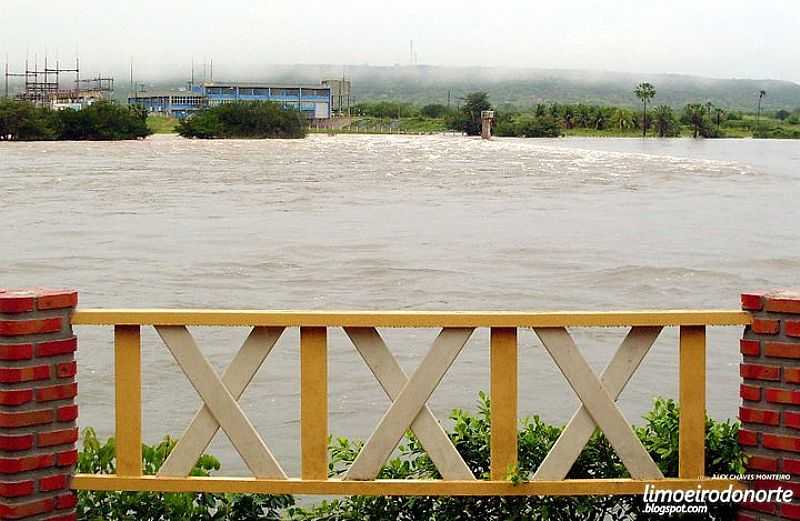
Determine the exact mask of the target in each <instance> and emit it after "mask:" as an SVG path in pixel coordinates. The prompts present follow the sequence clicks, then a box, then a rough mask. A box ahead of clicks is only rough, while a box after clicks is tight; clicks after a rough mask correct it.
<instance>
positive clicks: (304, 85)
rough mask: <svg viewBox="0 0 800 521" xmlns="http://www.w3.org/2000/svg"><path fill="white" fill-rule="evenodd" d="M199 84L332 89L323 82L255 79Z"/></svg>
mask: <svg viewBox="0 0 800 521" xmlns="http://www.w3.org/2000/svg"><path fill="white" fill-rule="evenodd" d="M198 85H202V86H204V87H246V88H248V89H249V88H261V89H267V88H275V89H297V88H301V89H330V86H328V85H323V84H321V83H315V84H311V83H269V82H253V81H206V82H200V83H199V84H198Z"/></svg>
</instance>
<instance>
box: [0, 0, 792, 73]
mask: <svg viewBox="0 0 800 521" xmlns="http://www.w3.org/2000/svg"><path fill="white" fill-rule="evenodd" d="M798 27H800V1H798V0H672V1H660V0H651V1H641V0H636V1H633V0H604V1H599V0H551V1H547V2H539V1H531V0H527V1H526V0H505V1H503V0H496V1H486V2H473V1H471V0H460V1H449V0H447V1H439V0H425V1H423V0H403V1H396V2H377V1H375V0H372V1H366V0H352V1H347V0H327V1H318V0H299V1H298V0H281V1H257V0H216V1H213V2H210V1H205V0H138V1H135V2H134V1H127V0H103V1H100V0H72V1H70V2H64V1H63V0H58V1H53V0H38V1H33V2H32V1H30V0H0V53H2V54H5V53H6V52H7V53H8V54H9V56H10V58H11V60H10V61H11V63H12V68H19V67H21V66H22V64H23V62H24V59H25V54H26V52H27V53H28V54H29V55H30V56H31V57H33V55H34V54H38V55H39V56H40V57H41V56H43V55H44V53H45V50H47V52H48V54H49V55H50V57H51V58H54V57H55V56H56V55H58V56H59V57H60V58H61V59H65V58H66V59H72V57H73V56H74V55H75V52H76V49H77V50H78V51H79V53H80V56H81V60H82V63H83V64H84V66H83V68H84V69H86V70H87V72H88V70H89V69H91V71H92V72H94V71H97V72H100V71H104V70H109V71H111V72H114V73H116V74H119V73H120V71H125V70H127V67H128V65H127V64H128V62H129V60H130V58H131V57H133V59H134V61H135V63H136V66H137V70H138V71H139V74H150V75H155V74H158V73H159V72H162V71H163V72H169V73H172V75H173V76H188V74H189V68H190V63H191V59H192V57H194V59H195V60H196V61H197V62H202V61H204V60H207V59H209V58H212V57H213V59H214V63H215V69H217V70H220V71H221V72H223V73H232V72H235V71H236V68H237V67H241V66H245V65H251V64H252V65H255V64H291V63H310V64H319V63H324V64H373V65H392V64H408V63H409V60H410V58H409V40H412V39H413V40H414V44H415V46H416V49H417V56H418V63H421V64H430V65H485V66H512V67H542V68H579V69H584V68H586V69H595V70H610V71H628V72H643V73H651V72H652V73H656V72H668V73H687V74H696V75H702V76H712V77H721V78H732V77H737V78H771V79H784V80H792V81H797V82H800V30H798ZM0 59H2V60H4V58H2V57H0Z"/></svg>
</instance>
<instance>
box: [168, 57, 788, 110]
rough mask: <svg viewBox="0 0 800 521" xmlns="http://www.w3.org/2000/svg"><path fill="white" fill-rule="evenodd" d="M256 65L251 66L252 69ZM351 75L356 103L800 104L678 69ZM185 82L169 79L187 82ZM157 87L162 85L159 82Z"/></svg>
mask: <svg viewBox="0 0 800 521" xmlns="http://www.w3.org/2000/svg"><path fill="white" fill-rule="evenodd" d="M251 70H252V69H251ZM344 70H345V71H346V75H347V77H348V78H349V79H351V80H352V82H353V96H354V98H355V99H356V101H366V100H382V99H391V100H398V101H410V102H414V103H417V104H425V103H432V102H437V103H447V97H448V91H450V92H451V102H452V103H453V104H456V103H458V99H457V98H459V97H462V96H464V94H466V93H468V92H472V91H476V90H485V91H487V92H489V94H490V97H491V100H492V102H493V103H494V104H495V105H502V104H505V103H509V104H513V105H517V106H520V107H523V106H530V105H535V104H536V103H543V102H587V103H599V104H607V105H620V106H629V107H635V106H638V100H637V99H636V97H635V96H634V95H633V88H634V86H635V85H636V84H637V83H639V82H641V81H649V82H650V83H652V84H654V85H655V87H656V90H657V92H658V94H657V96H656V98H655V100H654V103H655V104H662V103H663V104H667V105H671V106H673V107H682V106H684V105H686V104H687V103H706V102H708V101H710V102H712V103H714V104H715V105H717V106H721V107H725V108H728V109H735V110H745V111H754V110H755V107H756V104H757V102H758V92H759V90H762V89H763V90H766V91H767V97H766V98H765V99H764V103H763V107H764V109H765V110H768V111H770V110H772V111H774V110H777V109H781V108H785V109H788V110H794V109H797V108H800V85H798V84H797V83H793V82H789V81H778V80H749V79H711V78H702V77H697V76H685V75H677V74H635V73H619V72H596V71H579V70H556V69H512V68H495V67H432V66H424V65H419V66H394V67H378V66H369V65H355V66H353V65H348V66H345V67H344ZM250 74H251V76H235V75H231V76H226V78H225V79H239V80H243V81H244V80H265V81H276V82H292V81H304V82H315V83H316V82H318V81H320V80H321V79H325V78H337V77H338V78H340V77H341V76H342V66H336V65H282V66H268V67H267V66H265V67H264V68H261V69H260V70H259V71H258V73H257V75H254V74H255V73H252V72H251V73H250ZM184 81H185V80H184V79H181V81H175V82H166V83H164V82H162V83H161V86H163V85H165V84H171V85H175V86H184V85H185V83H184ZM154 86H155V85H154Z"/></svg>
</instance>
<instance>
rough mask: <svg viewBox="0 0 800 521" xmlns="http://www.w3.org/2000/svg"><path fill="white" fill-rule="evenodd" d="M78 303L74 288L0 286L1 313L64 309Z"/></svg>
mask: <svg viewBox="0 0 800 521" xmlns="http://www.w3.org/2000/svg"><path fill="white" fill-rule="evenodd" d="M77 305H78V292H77V291H75V290H73V289H48V288H22V289H4V288H0V313H27V312H30V311H33V310H34V309H38V310H46V309H64V308H73V307H75V306H77Z"/></svg>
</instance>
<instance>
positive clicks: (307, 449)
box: [72, 309, 751, 496]
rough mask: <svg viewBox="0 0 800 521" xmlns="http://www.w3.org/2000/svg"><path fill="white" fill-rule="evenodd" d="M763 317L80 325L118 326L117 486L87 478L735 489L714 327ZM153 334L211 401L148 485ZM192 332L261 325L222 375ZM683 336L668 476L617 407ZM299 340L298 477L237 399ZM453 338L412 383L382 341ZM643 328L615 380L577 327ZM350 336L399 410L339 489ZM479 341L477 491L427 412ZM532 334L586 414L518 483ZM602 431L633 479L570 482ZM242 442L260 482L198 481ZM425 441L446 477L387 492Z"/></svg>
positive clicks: (696, 314) (153, 314)
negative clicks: (334, 397) (144, 361)
mask: <svg viewBox="0 0 800 521" xmlns="http://www.w3.org/2000/svg"><path fill="white" fill-rule="evenodd" d="M750 322H751V316H750V314H748V313H746V312H741V311H727V310H708V311H697V310H689V311H683V310H668V311H624V312H552V313H540V312H436V311H388V312H370V311H364V312H362V311H337V312H325V311H248V310H140V309H119V310H114V309H109V310H100V309H86V310H78V311H76V312H75V313H74V315H73V319H72V323H73V324H74V325H95V326H103V325H108V326H114V330H115V334H114V339H115V348H114V349H115V397H116V408H115V414H116V447H117V474H116V475H87V474H79V475H77V476H76V477H75V479H74V481H73V487H74V488H76V489H86V490H137V491H162V492H188V491H198V492H241V493H270V494H324V495H539V496H541V495H612V494H641V493H643V492H644V490H645V487H646V485H648V484H658V485H659V486H660V487H662V488H672V489H679V488H694V487H696V486H697V485H702V486H703V488H706V489H717V490H720V489H725V488H727V487H728V486H729V485H733V486H737V487H738V486H739V484H738V483H737V482H735V481H730V480H721V479H710V478H708V477H707V476H705V432H704V431H705V384H706V381H705V379H706V373H705V367H706V337H705V334H706V326H732V325H738V326H741V325H747V324H750ZM143 326H153V327H154V328H155V329H156V331H157V332H158V333H159V335H160V336H161V338H162V340H163V341H164V343H165V345H166V346H167V348H168V349H169V350H170V351H171V352H172V354H173V356H174V357H175V359H176V361H177V362H178V365H179V366H180V367H181V369H182V370H183V372H184V373H185V374H186V376H187V378H188V379H189V380H190V382H191V383H192V385H193V386H194V387H195V389H196V390H197V392H198V394H199V395H200V396H201V398H202V401H203V406H202V408H201V410H199V411H198V413H197V414H196V415H195V417H194V419H193V421H192V423H191V425H190V426H189V428H188V429H187V431H186V432H185V433H184V435H183V437H182V439H181V440H180V441H179V443H178V445H177V446H176V448H175V450H174V451H173V453H172V454H171V455H170V458H169V459H168V460H167V461H166V462H165V464H164V467H163V468H162V470H161V471H160V473H159V474H158V475H156V476H144V475H142V467H141V444H142V432H141V431H142V425H141V417H142V402H141V355H140V350H141V340H140V331H141V327H143ZM186 326H223V327H230V326H247V327H252V328H253V329H252V332H251V334H250V336H249V337H248V339H247V340H246V341H245V343H244V345H243V346H242V348H241V350H240V351H239V352H238V353H237V355H236V356H235V357H234V359H233V361H232V362H231V364H230V366H229V367H228V368H227V369H226V370H225V372H224V373H223V374H222V375H218V374H217V372H216V371H215V370H214V369H213V368H212V366H211V364H209V363H208V361H207V360H206V359H205V358H204V357H203V355H202V354H201V352H200V350H199V349H198V348H197V346H196V344H195V343H194V340H193V338H192V336H191V334H190V333H189V332H188V330H187V329H186ZM670 326H674V327H679V328H680V335H679V338H680V340H679V350H680V360H679V370H680V385H679V400H680V406H681V416H680V432H679V444H680V454H679V456H680V464H679V475H678V476H677V477H664V476H662V475H661V473H660V471H659V470H658V468H657V467H656V466H655V463H653V461H652V459H651V458H650V456H649V455H648V454H647V453H646V451H644V449H643V447H642V446H641V443H640V442H639V441H638V439H636V438H635V435H634V434H633V430H632V428H631V427H630V425H629V424H628V423H627V421H625V420H624V417H623V416H622V414H621V412H620V411H619V409H618V408H617V406H616V403H615V402H616V398H617V396H618V395H619V394H620V392H621V391H622V389H623V388H624V387H625V384H626V383H627V382H628V380H629V379H630V377H631V375H632V374H633V373H634V372H635V370H636V369H637V367H638V365H639V363H640V362H641V360H642V359H643V358H644V356H645V355H646V353H647V352H648V350H649V348H650V346H651V345H652V344H653V342H654V341H655V339H656V338H657V336H658V334H659V333H660V331H661V329H662V328H663V327H670ZM287 327H299V328H300V357H301V359H300V362H301V363H300V373H301V374H300V388H301V393H300V402H301V406H300V407H301V411H300V441H301V455H300V456H301V457H300V461H301V472H300V477H298V478H289V477H287V476H286V474H285V473H284V472H283V470H282V469H281V467H280V465H279V463H278V462H277V460H276V459H275V458H274V457H273V456H272V454H271V452H270V451H269V449H268V447H267V446H266V444H265V443H264V441H263V440H262V439H261V438H260V436H259V435H258V433H256V432H255V430H254V428H253V426H252V424H251V423H250V422H249V420H248V419H247V417H246V416H245V415H244V413H243V412H242V410H241V409H240V408H239V406H238V403H237V400H238V398H239V396H240V395H241V394H242V392H243V391H244V389H245V388H246V387H247V384H248V383H249V381H250V379H251V378H252V376H253V375H254V374H255V372H256V371H257V370H258V368H259V367H260V365H261V363H262V362H263V361H264V359H265V358H266V356H267V355H268V353H269V351H270V350H271V349H272V346H273V345H274V344H275V342H276V341H277V340H278V338H279V337H280V335H281V333H282V332H283V330H284V329H285V328H287ZM400 327H414V328H441V333H440V334H439V336H438V337H437V339H436V341H435V342H434V344H433V346H432V347H431V349H430V351H429V352H428V354H427V355H426V356H425V358H424V360H423V361H422V363H421V364H420V366H419V368H418V369H417V370H416V372H415V373H414V374H413V375H410V376H406V375H405V373H404V372H403V370H402V369H401V368H400V365H399V364H397V361H396V360H395V359H394V357H393V356H392V355H391V352H390V351H389V350H388V348H387V347H386V345H385V343H384V342H383V339H382V337H381V336H380V333H379V332H378V330H377V328H400ZM573 327H629V328H630V331H629V333H628V335H627V336H626V338H625V340H624V341H623V342H622V344H621V345H620V347H619V349H618V351H617V353H616V355H615V356H614V358H612V361H611V362H610V363H609V366H608V367H607V368H606V370H605V371H604V373H603V374H602V375H596V374H595V373H594V371H592V369H591V367H590V366H589V364H588V363H586V360H585V359H584V358H583V357H582V356H581V355H580V352H579V351H578V349H577V348H576V346H575V344H574V342H573V341H572V337H571V336H570V335H569V332H568V328H573ZM328 328H343V329H344V330H345V332H346V333H347V335H348V337H349V338H350V340H351V341H352V342H353V344H354V346H355V348H356V350H357V351H358V352H359V354H360V355H361V356H362V358H363V359H364V361H365V362H366V363H367V366H368V367H369V368H370V370H372V372H373V374H374V375H375V377H376V379H377V380H378V381H379V383H380V384H381V386H382V387H383V389H384V391H385V392H386V394H387V395H388V396H389V398H390V399H391V401H392V404H391V406H390V407H389V410H388V411H387V412H386V413H385V414H384V415H383V417H382V418H381V420H380V422H379V424H378V426H377V427H376V429H375V431H374V432H373V433H372V435H371V436H370V437H369V438H368V439H367V441H366V443H365V445H364V447H363V448H362V450H361V452H360V453H359V455H358V457H357V458H356V460H355V461H354V462H353V465H352V466H351V468H350V469H349V470H348V471H347V473H346V474H345V475H344V476H343V477H342V478H335V479H334V478H328V459H327V457H328V452H327V439H328V411H327V403H328V384H327V380H328V367H327V358H328V357H327V330H328ZM476 328H489V329H490V330H491V335H490V356H491V361H490V373H491V375H490V376H491V387H490V393H491V398H492V399H491V447H490V453H491V476H490V479H488V480H482V479H475V476H473V475H472V473H471V472H470V470H469V468H468V467H467V466H466V464H465V463H464V462H463V460H462V459H461V457H460V455H459V454H458V453H457V451H456V450H455V448H454V447H453V446H452V443H451V442H450V440H449V438H448V437H447V435H446V433H444V431H443V429H442V428H441V426H440V425H439V423H438V421H436V419H435V418H434V417H433V415H432V413H431V412H430V410H429V409H428V408H427V405H426V403H427V400H428V398H429V397H430V395H431V393H432V392H433V390H434V389H435V388H436V386H437V385H438V383H439V381H440V380H441V378H442V377H443V376H444V374H445V372H446V371H447V369H448V368H449V367H450V365H451V364H452V362H453V361H454V360H455V359H456V358H457V356H458V355H459V353H460V351H461V349H462V348H463V346H464V344H466V342H467V340H468V339H469V337H470V335H471V334H472V332H473V331H474V329H476ZM519 328H531V329H533V331H534V332H536V334H537V335H538V336H539V339H540V340H541V341H542V344H543V345H544V347H545V349H546V350H547V351H548V353H549V354H550V356H551V357H552V358H553V359H554V361H555V362H556V365H557V366H558V367H559V369H560V370H561V372H562V374H563V375H564V377H565V378H566V379H567V381H568V382H569V383H570V385H571V387H572V388H573V390H574V391H575V393H576V395H578V397H579V399H580V401H581V406H580V408H579V409H578V411H576V413H575V415H573V417H572V419H571V420H570V422H569V423H568V425H567V427H566V428H565V430H564V432H563V433H562V435H561V437H560V438H559V440H558V441H557V442H556V444H555V446H554V447H553V449H552V450H551V452H550V454H548V456H547V458H546V459H545V461H544V462H543V463H542V466H541V467H540V469H539V470H538V471H537V472H536V474H535V475H534V476H533V479H532V480H531V481H528V482H524V483H517V484H513V483H511V482H510V481H508V480H507V478H506V475H507V471H508V469H509V466H511V465H513V464H515V463H516V461H517V358H518V353H517V330H518V329H519ZM598 427H599V428H600V429H601V430H602V431H603V432H604V433H605V434H606V437H607V438H608V439H609V441H610V443H611V444H612V446H613V447H614V449H615V450H616V452H617V454H618V455H619V456H620V458H621V459H622V461H623V463H624V464H625V466H626V467H627V468H628V471H629V472H630V474H631V476H632V478H631V479H607V480H574V479H570V480H567V479H565V476H566V473H567V472H568V471H569V468H570V467H571V465H572V462H574V459H575V458H577V456H578V455H579V454H580V451H581V450H582V449H583V446H584V445H585V443H586V441H588V437H589V436H591V433H592V432H593V431H594V429H595V428H598ZM219 429H222V430H223V431H225V433H226V434H227V435H228V437H229V438H230V439H231V442H232V443H233V445H234V447H235V448H236V449H237V451H238V452H239V453H240V455H241V456H242V458H243V459H244V461H245V463H246V464H247V465H248V467H249V468H250V470H251V472H252V474H253V477H189V476H188V472H189V469H191V466H192V465H193V464H194V462H195V461H196V459H197V456H198V455H199V454H200V453H201V452H202V451H203V450H205V448H206V447H207V445H208V442H209V441H210V440H211V438H212V437H213V435H214V434H215V433H216V432H217V430H219ZM408 429H411V430H413V431H414V432H415V434H417V436H418V437H419V438H420V440H421V441H422V443H423V446H424V447H425V449H426V451H427V452H428V453H429V456H431V459H432V460H433V462H434V463H435V464H436V466H437V468H438V469H439V471H440V473H441V474H442V476H443V479H441V480H425V481H421V480H379V479H376V476H377V473H378V471H379V469H380V467H381V466H382V465H383V464H384V462H385V461H386V459H387V458H388V457H389V455H390V454H391V452H392V451H393V450H394V448H395V447H396V445H397V442H399V440H400V438H401V437H402V435H403V433H404V432H405V431H407V430H408Z"/></svg>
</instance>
